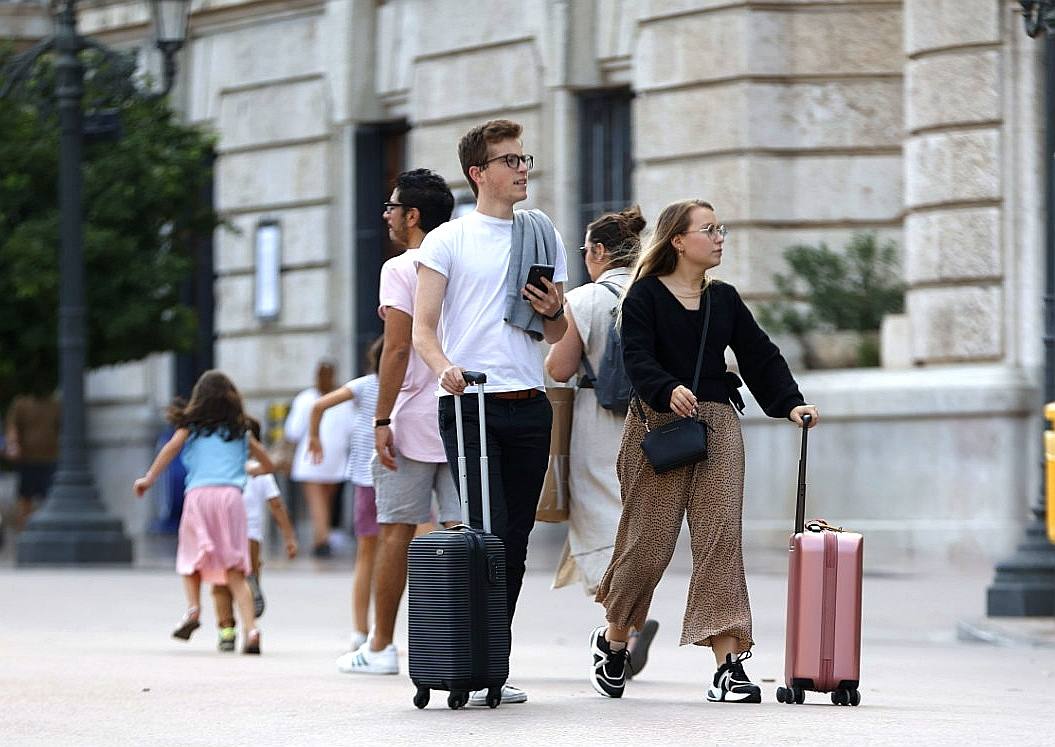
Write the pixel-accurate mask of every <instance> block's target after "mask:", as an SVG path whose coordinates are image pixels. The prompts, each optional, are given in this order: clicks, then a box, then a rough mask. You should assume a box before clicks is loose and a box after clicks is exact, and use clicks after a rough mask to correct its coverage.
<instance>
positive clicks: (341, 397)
mask: <svg viewBox="0 0 1055 747" xmlns="http://www.w3.org/2000/svg"><path fill="white" fill-rule="evenodd" d="M383 346H384V338H383V337H379V338H377V339H376V340H374V341H373V343H371V345H370V347H369V348H368V349H367V351H366V362H367V368H368V371H369V373H367V374H366V375H365V376H360V377H359V378H357V379H352V380H351V381H349V382H348V383H347V384H345V385H344V386H340V387H337V388H336V389H334V390H333V391H332V392H330V393H329V394H327V395H325V396H323V397H320V398H319V399H317V400H315V404H313V405H312V406H311V418H310V423H309V425H308V455H309V457H310V458H311V461H312V463H313V464H321V463H322V462H323V461H324V460H325V458H326V455H325V448H324V447H323V445H322V439H321V438H320V437H319V431H320V424H321V422H322V418H323V414H324V413H325V412H326V410H327V409H329V408H331V407H336V406H337V405H340V404H341V403H342V402H350V403H351V411H352V422H351V433H352V435H351V454H350V456H349V460H348V472H349V479H350V480H351V483H352V486H353V487H354V490H355V542H356V546H355V575H354V576H353V579H352V620H353V624H354V625H355V630H354V631H353V632H352V637H351V643H352V649H353V650H354V649H356V648H358V647H359V646H361V645H362V644H363V642H364V641H366V636H367V633H368V632H369V623H368V620H369V615H370V593H371V590H372V588H373V578H374V558H375V557H376V555H377V534H378V528H377V502H376V498H375V496H374V477H373V474H372V473H371V470H370V461H371V459H372V458H373V455H374V427H373V425H374V407H375V406H376V404H377V386H378V379H377V367H378V361H379V360H380V357H381V354H382V350H383Z"/></svg>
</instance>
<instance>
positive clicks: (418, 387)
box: [377, 249, 447, 462]
mask: <svg viewBox="0 0 1055 747" xmlns="http://www.w3.org/2000/svg"><path fill="white" fill-rule="evenodd" d="M417 251H419V250H418V249H408V250H407V251H405V252H403V253H402V254H400V255H399V256H398V257H392V259H390V260H388V261H387V262H385V264H384V265H382V267H381V288H380V292H379V306H378V308H377V313H378V314H379V315H380V317H381V318H382V319H384V318H385V313H386V312H387V311H388V309H389V308H393V309H398V310H400V311H402V312H403V313H405V314H408V315H410V316H414V291H415V290H416V289H417V286H418V273H417V268H416V267H415V266H414V260H413V255H414V254H415V253H416V252H417ZM435 389H436V376H435V374H433V373H432V371H431V370H430V369H429V367H428V366H427V365H426V364H425V361H423V360H422V359H421V357H420V356H419V355H418V354H417V352H416V351H415V350H414V349H413V348H412V349H411V351H410V360H409V361H407V373H406V375H405V376H404V377H403V386H402V387H400V389H399V396H398V397H397V398H396V404H395V406H394V407H393V408H392V438H393V439H394V440H395V443H396V450H397V451H398V452H399V453H400V454H402V455H403V456H405V457H408V458H410V459H414V460H415V461H418V462H446V461H447V455H446V454H445V453H444V451H443V442H442V441H441V440H440V426H439V422H438V419H437V407H438V405H437V400H436V396H435V394H434V392H435Z"/></svg>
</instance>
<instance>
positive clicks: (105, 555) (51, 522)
mask: <svg viewBox="0 0 1055 747" xmlns="http://www.w3.org/2000/svg"><path fill="white" fill-rule="evenodd" d="M63 477H64V475H62V474H59V475H56V480H55V482H56V484H55V486H54V487H53V488H52V490H51V492H50V493H49V495H48V499H47V501H45V503H44V505H43V506H42V507H41V509H40V510H39V511H38V512H37V513H35V514H34V515H33V517H32V518H31V519H30V520H29V523H28V524H27V525H26V528H25V529H24V530H22V533H21V534H19V535H18V540H17V542H16V543H15V564H16V565H20V566H28V565H74V564H81V563H85V564H91V563H121V564H129V563H131V562H132V540H131V539H129V538H128V536H127V535H125V533H124V529H123V528H122V526H121V521H120V519H117V518H115V517H113V516H111V515H110V514H109V512H107V510H106V508H105V507H104V506H103V504H102V502H101V501H100V500H99V496H98V494H97V493H96V491H95V488H94V487H93V486H92V484H91V477H90V476H89V475H80V476H79V477H80V478H81V480H75V481H74V483H72V484H71V483H65V484H63V482H62V479H63ZM85 478H87V479H85Z"/></svg>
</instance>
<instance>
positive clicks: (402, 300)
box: [337, 169, 461, 674]
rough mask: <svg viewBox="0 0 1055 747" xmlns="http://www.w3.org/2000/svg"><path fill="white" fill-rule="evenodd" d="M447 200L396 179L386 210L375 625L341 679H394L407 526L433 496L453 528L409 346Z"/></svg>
mask: <svg viewBox="0 0 1055 747" xmlns="http://www.w3.org/2000/svg"><path fill="white" fill-rule="evenodd" d="M453 208H454V196H453V195H452V194H451V190H450V188H449V187H448V186H447V182H446V181H444V179H443V177H441V176H440V175H439V174H436V173H434V172H432V171H429V170H428V169H415V170H413V171H405V172H403V173H402V174H400V175H399V176H398V177H397V178H396V186H395V189H394V190H393V191H392V196H391V197H390V198H389V201H388V202H386V203H385V212H384V218H385V222H386V223H387V224H388V232H389V236H390V237H391V239H392V240H393V241H394V242H395V243H397V244H402V245H403V246H405V247H407V251H406V252H404V253H403V254H401V255H399V256H397V257H393V258H392V259H390V260H388V261H387V262H385V264H384V266H383V267H382V268H381V286H380V292H379V296H380V298H379V306H378V314H380V316H381V318H382V319H383V320H384V322H385V341H384V349H383V352H382V354H381V365H380V372H379V377H380V386H379V389H378V393H377V405H376V408H375V410H374V446H375V447H376V451H377V456H376V457H375V460H374V463H373V481H374V489H375V494H376V497H377V523H378V526H379V528H380V539H379V543H378V550H377V557H376V559H375V561H374V562H375V570H374V625H373V628H372V630H371V632H370V636H369V638H368V639H367V640H365V641H364V642H362V643H361V645H359V647H358V648H356V649H354V650H352V651H349V652H348V653H346V654H344V655H342V656H341V657H340V658H339V659H337V668H338V669H339V670H340V671H342V672H362V673H366V674H398V672H399V658H398V653H397V651H396V646H395V644H394V643H393V642H392V637H393V634H394V632H395V626H396V613H397V612H398V610H399V602H400V599H401V598H402V596H403V587H404V586H406V580H407V548H408V546H409V545H410V541H411V540H412V539H413V538H414V530H415V528H416V525H418V524H425V523H429V522H431V521H432V496H433V494H435V496H436V500H437V503H438V505H439V516H438V518H439V520H440V522H441V523H443V524H444V526H451V525H453V524H456V523H458V521H459V520H460V518H461V508H460V505H459V503H458V491H457V488H456V487H455V485H454V480H453V478H452V477H451V473H450V470H449V469H448V468H447V456H446V454H445V453H444V450H443V442H442V441H441V440H440V431H439V426H438V424H437V422H436V396H435V393H434V391H435V388H436V379H435V377H433V375H432V372H431V371H430V370H429V367H428V366H426V365H425V363H424V362H423V361H422V360H421V358H419V357H418V355H417V353H416V352H414V349H413V346H412V345H411V329H412V319H413V316H414V291H415V288H416V287H417V271H416V268H415V266H414V255H416V254H417V253H418V251H419V250H418V247H419V246H421V242H422V240H423V239H424V238H425V234H426V233H428V232H429V231H430V230H432V229H434V228H436V227H437V226H439V225H440V224H442V223H445V222H446V221H448V220H450V217H451V210H453Z"/></svg>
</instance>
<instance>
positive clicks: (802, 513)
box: [795, 415, 813, 534]
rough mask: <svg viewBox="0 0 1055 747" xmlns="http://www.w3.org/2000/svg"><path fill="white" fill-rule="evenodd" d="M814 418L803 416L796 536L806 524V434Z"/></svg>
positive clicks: (796, 502) (796, 506)
mask: <svg viewBox="0 0 1055 747" xmlns="http://www.w3.org/2000/svg"><path fill="white" fill-rule="evenodd" d="M812 419H813V418H812V416H810V415H803V416H802V451H801V452H800V453H799V492H798V497H797V499H796V501H795V534H801V533H802V532H803V530H804V529H805V523H806V434H807V433H809V431H810V420H812Z"/></svg>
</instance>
